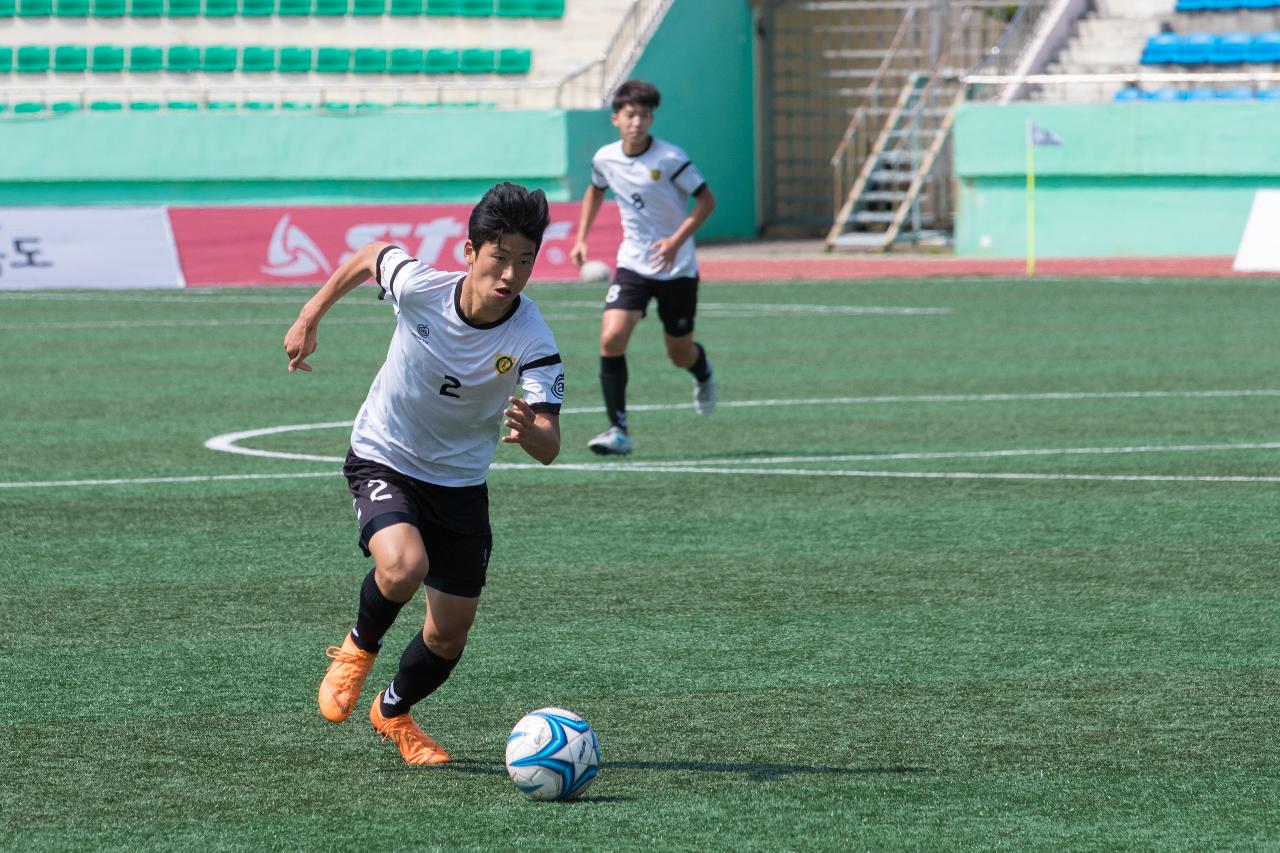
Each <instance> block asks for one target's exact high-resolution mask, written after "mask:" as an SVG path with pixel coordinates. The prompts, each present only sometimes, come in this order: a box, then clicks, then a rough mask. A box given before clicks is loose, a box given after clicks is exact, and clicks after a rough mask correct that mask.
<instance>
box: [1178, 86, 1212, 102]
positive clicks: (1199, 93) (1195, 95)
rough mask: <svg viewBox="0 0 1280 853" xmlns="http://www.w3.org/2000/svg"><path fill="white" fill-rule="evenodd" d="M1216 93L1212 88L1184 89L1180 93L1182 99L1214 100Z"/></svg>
mask: <svg viewBox="0 0 1280 853" xmlns="http://www.w3.org/2000/svg"><path fill="white" fill-rule="evenodd" d="M1217 99H1218V93H1217V92H1215V91H1214V90H1213V89H1186V90H1185V91H1183V93H1182V100H1184V101H1216V100H1217Z"/></svg>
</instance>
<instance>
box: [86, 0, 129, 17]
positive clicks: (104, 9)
mask: <svg viewBox="0 0 1280 853" xmlns="http://www.w3.org/2000/svg"><path fill="white" fill-rule="evenodd" d="M125 5H126V4H125V0H93V17H95V18H123V17H124V13H125Z"/></svg>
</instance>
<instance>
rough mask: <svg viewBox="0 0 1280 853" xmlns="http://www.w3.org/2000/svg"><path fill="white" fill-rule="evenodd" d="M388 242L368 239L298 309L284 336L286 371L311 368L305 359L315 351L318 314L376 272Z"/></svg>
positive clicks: (375, 274)
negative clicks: (286, 360) (287, 363)
mask: <svg viewBox="0 0 1280 853" xmlns="http://www.w3.org/2000/svg"><path fill="white" fill-rule="evenodd" d="M391 245H393V244H391V243H368V244H366V245H365V246H363V247H362V248H360V249H359V250H357V251H356V253H355V254H354V255H352V256H351V257H350V258H347V260H346V261H344V262H343V263H342V265H341V266H339V267H338V268H337V269H336V270H334V271H333V275H331V276H329V280H328V281H326V282H325V283H324V286H323V287H321V288H320V289H319V290H317V291H316V294H315V296H312V297H311V298H310V299H308V300H307V303H306V304H305V305H303V306H302V310H301V311H299V312H298V319H297V320H294V321H293V325H292V326H290V327H289V331H288V332H286V333H285V336H284V353H285V355H287V356H289V372H290V373H293V372H294V371H297V370H303V371H308V372H309V371H310V370H311V365H309V364H307V363H306V359H307V357H308V356H310V355H311V354H312V353H313V352H315V351H316V329H317V328H318V327H319V326H320V318H321V317H323V316H324V315H325V314H326V313H327V312H328V310H329V309H330V308H332V307H333V306H334V305H336V304H337V302H338V300H339V299H341V298H342V297H344V296H346V295H347V294H348V293H350V292H351V291H353V290H355V289H356V288H357V287H359V286H360V285H361V284H364V283H365V282H366V281H368V280H369V279H370V278H371V277H376V276H377V274H378V256H379V255H381V254H382V250H383V249H386V248H388V247H389V246H391Z"/></svg>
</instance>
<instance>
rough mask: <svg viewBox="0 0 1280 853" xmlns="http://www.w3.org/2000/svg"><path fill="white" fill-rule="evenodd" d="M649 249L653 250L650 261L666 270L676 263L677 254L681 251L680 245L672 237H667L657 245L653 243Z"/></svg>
mask: <svg viewBox="0 0 1280 853" xmlns="http://www.w3.org/2000/svg"><path fill="white" fill-rule="evenodd" d="M649 248H650V249H652V250H653V254H652V255H650V256H649V260H651V261H653V262H654V263H655V264H657V265H658V266H659V267H660V268H662V269H664V270H665V269H667V268H668V267H670V266H671V265H672V264H674V263H675V262H676V252H678V251H680V244H679V243H677V242H676V241H675V240H672V239H671V238H670V237H666V238H664V239H662V240H659V241H657V242H656V243H651V244H650V245H649Z"/></svg>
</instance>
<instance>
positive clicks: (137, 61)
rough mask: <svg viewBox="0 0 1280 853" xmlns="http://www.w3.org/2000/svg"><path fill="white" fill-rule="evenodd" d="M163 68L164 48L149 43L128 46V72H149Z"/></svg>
mask: <svg viewBox="0 0 1280 853" xmlns="http://www.w3.org/2000/svg"><path fill="white" fill-rule="evenodd" d="M162 70H164V49H163V48H159V47H152V46H150V45H134V46H133V47H131V48H129V73H131V74H150V73H152V72H154V71H162Z"/></svg>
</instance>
